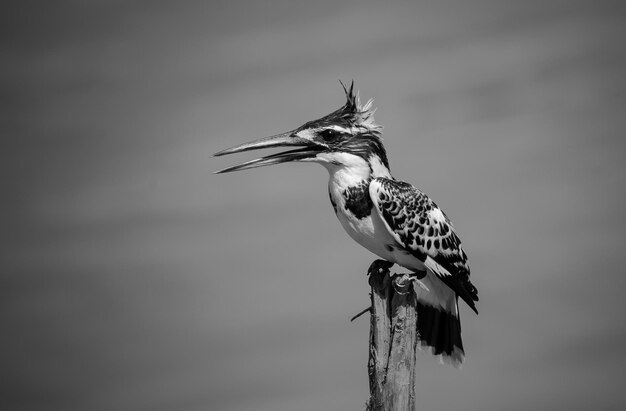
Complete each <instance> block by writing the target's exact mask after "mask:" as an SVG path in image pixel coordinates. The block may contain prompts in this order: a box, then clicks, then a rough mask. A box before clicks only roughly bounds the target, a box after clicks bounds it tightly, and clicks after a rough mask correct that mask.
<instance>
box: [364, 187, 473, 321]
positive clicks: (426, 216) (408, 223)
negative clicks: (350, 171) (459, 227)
mask: <svg viewBox="0 0 626 411" xmlns="http://www.w3.org/2000/svg"><path fill="white" fill-rule="evenodd" d="M369 192H370V197H371V198H372V202H373V203H374V208H375V209H376V211H377V212H378V213H379V215H380V217H381V219H382V220H383V222H384V223H385V226H386V227H387V229H388V230H389V233H390V234H391V235H392V236H393V238H394V239H395V240H396V241H397V243H398V245H399V246H401V247H403V248H404V249H405V250H407V251H409V252H411V253H412V254H413V255H414V256H415V257H417V258H419V259H420V260H421V261H423V262H424V264H425V265H426V266H427V267H428V268H429V269H430V270H431V271H433V273H435V274H436V275H437V276H438V277H439V278H441V280H442V281H443V282H444V283H445V284H446V285H448V286H449V287H450V288H451V289H452V290H454V291H455V292H456V293H457V295H458V296H460V297H461V298H462V299H463V300H464V301H465V302H467V304H468V305H469V306H470V307H471V308H472V309H473V310H474V311H476V306H475V304H474V301H478V292H477V290H476V287H474V285H472V283H471V282H470V280H469V274H470V269H469V265H468V264H467V255H466V254H465V251H463V248H462V247H461V240H459V237H458V236H457V235H456V233H455V232H454V229H453V228H452V223H451V222H450V219H448V217H447V216H446V215H445V214H444V212H443V211H442V210H441V209H440V208H439V207H438V206H437V204H435V203H434V202H433V201H432V200H431V199H430V198H429V197H428V196H427V195H426V194H424V193H422V192H421V191H420V190H418V189H417V188H415V187H413V186H412V185H411V184H408V183H405V182H402V181H397V180H391V179H388V178H384V177H379V178H375V179H373V180H372V182H371V183H370V187H369ZM476 312H477V311H476Z"/></svg>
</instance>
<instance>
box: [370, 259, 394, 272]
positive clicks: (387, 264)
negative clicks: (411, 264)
mask: <svg viewBox="0 0 626 411" xmlns="http://www.w3.org/2000/svg"><path fill="white" fill-rule="evenodd" d="M393 264H394V263H392V262H391V261H387V260H380V259H379V260H375V261H374V262H373V263H372V264H371V265H370V268H368V269H367V275H368V276H371V275H372V274H378V275H383V274H389V269H390V268H391V266H393Z"/></svg>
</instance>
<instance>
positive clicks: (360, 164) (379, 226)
mask: <svg viewBox="0 0 626 411" xmlns="http://www.w3.org/2000/svg"><path fill="white" fill-rule="evenodd" d="M344 91H345V92H346V99H347V101H346V104H345V105H344V106H343V107H341V108H340V109H338V110H336V111H334V112H332V113H331V114H329V115H327V116H324V117H322V118H320V119H318V120H314V121H310V122H307V123H305V124H304V125H302V126H300V127H298V128H297V129H295V130H292V131H289V132H287V133H283V134H278V135H276V136H272V137H266V138H262V139H259V140H255V141H252V142H250V143H244V144H241V145H238V146H235V147H233V148H230V149H227V150H224V151H221V152H219V153H216V154H215V155H216V156H220V155H225V154H232V153H237V152H241V151H248V150H255V149H260V148H267V147H277V146H294V147H298V148H295V149H293V150H289V151H286V152H283V153H278V154H273V155H269V156H266V157H262V158H259V159H256V160H252V161H248V162H245V163H243V164H240V165H238V166H234V167H229V168H226V169H224V170H221V171H219V172H218V173H224V172H230V171H237V170H245V169H249V168H255V167H261V166H266V165H272V164H279V163H285V162H292V161H298V162H314V163H319V164H321V165H323V166H324V167H325V168H326V169H327V170H328V173H329V181H328V192H329V196H330V201H331V204H332V206H333V210H334V211H335V214H336V215H337V218H338V219H339V222H340V223H341V225H342V226H343V228H344V229H345V231H346V232H347V233H348V234H349V235H350V237H352V238H353V239H354V240H355V241H357V242H358V243H359V244H361V245H362V246H364V247H365V248H367V249H368V250H370V251H371V252H372V253H374V254H376V255H378V256H379V257H381V258H383V259H384V260H387V261H389V262H392V263H396V264H398V265H400V266H402V267H405V268H407V269H409V270H411V271H413V272H415V282H416V284H417V285H418V286H416V287H415V290H416V296H417V308H418V328H419V330H418V331H419V338H420V339H421V342H422V345H424V346H428V347H432V350H433V352H434V353H435V354H437V355H442V359H444V360H448V361H449V362H451V363H453V364H455V365H459V364H460V363H461V362H462V361H463V358H464V350H463V344H462V340H461V324H460V319H459V309H458V303H457V300H458V297H461V299H463V301H465V302H466V303H467V304H468V305H469V306H470V307H471V308H472V310H474V311H475V312H476V313H478V311H477V309H476V305H475V301H478V295H477V290H476V288H475V287H474V286H473V285H472V283H471V282H470V279H469V276H470V269H469V266H468V264H467V255H466V254H465V251H464V250H463V248H462V246H461V241H460V240H459V237H458V236H457V234H456V233H455V231H454V228H453V227H452V223H451V222H450V219H449V218H448V217H447V216H446V215H445V214H444V212H443V211H442V210H441V209H440V208H439V207H438V206H437V205H436V204H435V203H434V202H433V201H432V200H431V199H430V198H429V197H428V196H426V194H424V193H423V192H421V191H420V190H418V189H417V188H415V187H413V186H412V185H411V184H408V183H405V182H402V181H399V180H396V179H395V178H393V177H392V175H391V172H390V168H389V161H388V159H387V153H386V151H385V148H384V146H383V144H382V136H381V129H382V127H380V126H379V125H378V124H376V123H375V121H374V116H373V114H374V109H373V108H372V100H370V101H368V102H367V103H366V104H365V105H361V104H360V102H359V97H358V94H355V93H354V88H353V85H351V86H350V88H349V89H347V88H346V87H344Z"/></svg>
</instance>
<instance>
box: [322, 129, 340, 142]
mask: <svg viewBox="0 0 626 411" xmlns="http://www.w3.org/2000/svg"><path fill="white" fill-rule="evenodd" d="M320 136H321V137H322V140H324V141H325V142H327V143H329V142H331V141H333V140H336V139H337V137H339V132H338V131H336V130H333V129H326V130H322V131H321V132H320Z"/></svg>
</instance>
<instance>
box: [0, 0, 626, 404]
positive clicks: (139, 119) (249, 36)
mask: <svg viewBox="0 0 626 411" xmlns="http://www.w3.org/2000/svg"><path fill="white" fill-rule="evenodd" d="M0 7H1V10H0V78H1V83H0V87H1V93H0V95H1V99H0V106H1V114H0V132H1V146H0V163H1V170H2V172H1V173H0V179H1V187H0V189H1V193H2V203H1V204H2V205H1V207H2V210H1V211H2V213H1V220H0V224H1V226H0V242H1V244H0V245H1V250H2V258H1V270H0V271H1V272H0V374H1V375H2V376H1V382H0V391H1V392H0V408H1V409H2V410H94V411H98V410H116V411H122V410H183V411H185V410H228V411H230V410H233V411H234V410H238V411H243V410H312V411H313V410H361V409H363V408H364V403H365V401H366V400H367V397H368V380H367V370H366V362H367V343H368V342H367V339H368V330H369V324H368V319H367V316H364V317H362V318H360V319H359V320H357V321H355V322H354V323H350V322H349V318H350V317H351V316H352V315H354V314H355V313H357V312H358V311H360V310H361V309H362V308H364V307H365V306H367V304H368V292H369V288H368V286H367V281H366V277H365V273H366V269H367V267H368V266H369V264H370V262H371V261H372V260H373V256H372V255H370V254H369V253H368V252H367V251H366V250H364V249H361V248H360V247H359V246H358V245H357V244H356V243H354V242H353V241H352V240H351V239H350V238H349V237H348V236H347V235H346V234H345V233H344V232H343V230H342V228H341V227H340V225H339V224H338V222H337V220H336V218H335V216H334V215H333V212H332V208H331V206H330V204H329V201H328V195H327V188H326V184H327V173H326V171H325V170H324V169H323V168H322V167H319V166H315V165H307V164H300V165H297V164H295V165H294V164H288V165H281V166H276V167H274V168H263V169H258V170H255V171H249V172H242V173H235V174H227V175H219V176H218V175H214V174H212V172H213V171H215V170H218V169H220V168H223V167H226V166H228V165H232V164H235V163H237V162H240V161H243V160H246V159H249V158H253V155H246V154H242V155H239V156H236V157H225V158H211V154H212V153H214V152H216V151H218V150H221V149H223V148H226V147H229V146H232V145H234V144H237V143H240V142H243V141H247V140H250V139H253V138H257V137H262V136H266V135H271V134H275V133H278V132H281V131H286V130H289V129H292V128H295V127H297V126H299V125H300V124H302V123H304V122H305V121H308V120H311V119H314V118H318V117H320V116H322V115H325V114H327V113H329V112H330V111H332V110H334V109H336V108H338V107H339V106H341V105H342V104H343V103H344V96H343V92H342V90H341V88H340V85H339V82H338V80H340V79H341V80H343V81H350V80H351V79H354V80H355V82H356V87H357V88H358V89H360V91H361V96H362V98H363V99H367V98H370V97H374V98H375V99H376V102H375V103H376V105H377V106H378V107H379V110H378V112H377V115H376V118H377V120H378V122H379V123H381V124H382V125H384V126H385V130H384V131H385V143H386V146H387V149H388V152H389V156H390V160H391V166H392V171H393V173H394V175H395V176H396V177H397V178H400V179H404V180H407V181H410V182H411V183H413V184H415V185H416V186H418V187H420V188H421V189H423V190H424V191H425V192H427V193H428V194H429V195H430V196H432V197H433V198H434V199H435V201H437V203H438V204H439V205H441V206H442V207H443V208H444V210H446V212H447V213H448V214H449V215H450V216H451V218H452V219H453V221H454V222H455V226H456V228H457V230H458V232H459V234H460V236H461V238H462V239H463V241H464V245H465V248H466V250H467V252H468V254H469V256H470V264H471V266H472V273H473V281H474V283H475V284H476V285H477V287H478V289H479V292H480V297H481V301H480V304H479V310H480V316H475V315H474V314H472V312H471V311H470V310H469V309H467V307H465V306H463V307H462V312H461V315H462V320H463V332H464V334H463V335H464V339H465V344H466V350H467V360H466V363H465V365H464V367H463V369H462V370H460V371H458V370H456V369H453V368H451V367H446V366H442V365H440V364H439V363H438V362H437V360H435V359H433V358H431V357H430V356H429V355H421V356H420V357H419V366H418V367H419V376H418V388H417V389H418V396H419V402H420V403H421V405H422V407H421V409H424V410H529V409H530V410H555V409H567V410H589V409H594V410H616V409H624V408H625V407H626V399H625V394H624V376H625V375H626V354H625V352H624V349H625V348H626V324H625V321H624V312H625V309H626V303H625V302H624V296H623V293H624V290H625V288H626V276H625V273H624V268H623V267H624V244H625V242H624V238H625V236H624V234H625V233H626V224H625V217H624V210H625V208H626V201H625V199H626V190H625V177H626V165H625V161H624V160H625V154H626V139H625V136H624V129H625V126H626V112H625V108H626V76H625V74H626V46H625V44H626V43H625V42H624V39H625V38H626V24H625V23H626V18H625V17H626V15H625V14H624V10H623V6H621V5H620V2H617V1H616V2H609V1H593V2H592V1H586V2H576V1H543V0H541V1H539V0H532V1H461V0H459V1H455V2H452V1H427V2H405V3H391V2H388V3H385V2H381V1H372V2H361V1H358V2H357V1H354V2H335V1H308V2H303V3H294V2H291V1H271V2H255V1H247V2H225V1H224V2H207V1H56V2H44V1H40V2H33V1H3V2H2V6H0Z"/></svg>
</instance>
